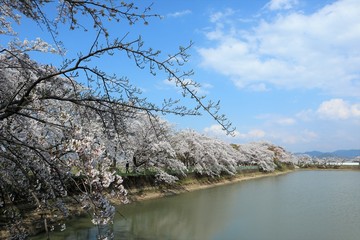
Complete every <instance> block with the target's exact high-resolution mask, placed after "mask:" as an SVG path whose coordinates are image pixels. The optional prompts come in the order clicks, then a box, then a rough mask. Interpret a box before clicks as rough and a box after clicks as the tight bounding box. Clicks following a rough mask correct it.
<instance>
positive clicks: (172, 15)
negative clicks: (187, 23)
mask: <svg viewBox="0 0 360 240" xmlns="http://www.w3.org/2000/svg"><path fill="white" fill-rule="evenodd" d="M191 13H192V12H191V10H189V9H187V10H184V11H179V12H174V13H169V14H168V15H167V16H168V17H174V18H177V17H183V16H185V15H188V14H191Z"/></svg>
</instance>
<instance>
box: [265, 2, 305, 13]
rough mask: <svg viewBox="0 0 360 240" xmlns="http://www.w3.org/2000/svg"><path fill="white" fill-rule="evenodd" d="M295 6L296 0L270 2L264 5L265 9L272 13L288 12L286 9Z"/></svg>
mask: <svg viewBox="0 0 360 240" xmlns="http://www.w3.org/2000/svg"><path fill="white" fill-rule="evenodd" d="M297 4H298V1H297V0H271V1H270V2H269V3H268V4H267V5H266V7H267V8H268V9H269V10H272V11H274V10H282V9H285V10H288V9H291V8H293V7H294V6H295V5H297Z"/></svg>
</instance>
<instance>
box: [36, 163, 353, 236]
mask: <svg viewBox="0 0 360 240" xmlns="http://www.w3.org/2000/svg"><path fill="white" fill-rule="evenodd" d="M359 201H360V171H340V170H339V171H297V172H294V173H290V174H286V175H281V176H277V177H268V178H261V179H256V180H251V181H246V182H240V183H236V184H231V185H225V186H220V187H214V188H211V189H205V190H199V191H195V192H190V193H185V194H181V195H178V196H173V197H168V198H162V199H154V200H148V201H144V202H140V203H135V204H130V205H127V206H122V207H120V208H119V209H118V210H119V211H120V212H121V213H122V214H123V215H124V216H125V217H126V218H123V217H121V216H118V217H117V218H116V221H115V224H114V227H113V230H114V232H115V238H116V239H184V240H191V239H199V240H203V239H222V240H223V239H241V240H282V239H283V240H304V239H305V240H312V239H315V240H339V239H343V240H358V239H360V202H359ZM67 225H68V228H67V230H66V231H64V232H61V233H60V234H58V233H52V235H51V239H66V240H70V239H71V240H72V239H96V235H97V233H98V229H97V228H96V227H93V226H91V225H90V224H89V219H77V220H76V221H73V222H70V223H68V224H67ZM44 238H45V237H44V236H40V237H39V238H36V239H44Z"/></svg>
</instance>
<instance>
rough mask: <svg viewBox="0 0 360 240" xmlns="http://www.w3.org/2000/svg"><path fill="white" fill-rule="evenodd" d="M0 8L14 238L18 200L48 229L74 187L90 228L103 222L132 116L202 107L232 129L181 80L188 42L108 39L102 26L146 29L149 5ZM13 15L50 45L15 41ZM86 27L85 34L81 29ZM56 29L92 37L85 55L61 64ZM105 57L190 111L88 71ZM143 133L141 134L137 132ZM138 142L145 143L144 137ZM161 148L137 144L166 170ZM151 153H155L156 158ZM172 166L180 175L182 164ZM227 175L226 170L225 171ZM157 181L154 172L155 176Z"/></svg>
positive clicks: (1, 153)
mask: <svg viewBox="0 0 360 240" xmlns="http://www.w3.org/2000/svg"><path fill="white" fill-rule="evenodd" d="M0 4H1V7H0V34H2V35H3V36H6V38H4V39H9V41H8V42H7V44H4V43H0V86H1V88H0V173H1V174H0V208H1V213H0V214H1V215H2V216H4V217H5V218H6V219H8V226H7V227H9V229H10V230H11V232H12V234H13V235H14V236H15V238H19V239H21V238H26V234H27V233H26V229H24V226H23V225H22V222H21V220H22V214H21V211H20V209H18V206H19V202H22V201H25V202H26V203H27V204H29V205H31V206H32V207H34V208H35V209H36V210H37V211H39V212H41V213H42V214H44V215H45V219H44V224H45V226H47V225H48V222H47V221H51V220H52V219H51V217H52V215H53V213H54V212H55V211H60V212H61V214H63V215H67V214H68V211H67V209H66V206H65V205H64V203H63V201H62V199H63V198H64V197H65V196H69V195H70V196H72V195H71V191H74V189H76V191H77V193H79V192H80V195H79V198H76V199H75V200H76V201H77V202H78V203H79V205H81V206H82V207H83V208H84V209H88V210H90V212H91V214H92V218H93V222H94V223H95V224H108V223H111V221H112V217H113V215H114V207H113V206H112V205H111V204H110V203H109V201H108V199H107V198H106V197H105V196H106V194H119V195H121V196H124V195H126V191H125V190H124V189H123V187H122V185H121V182H122V179H121V177H120V176H118V175H117V174H116V172H115V171H114V166H115V163H116V161H117V160H116V157H117V154H118V152H119V149H121V148H124V143H125V142H126V140H127V139H128V138H127V137H126V136H127V129H126V126H127V124H126V122H127V121H128V120H129V119H134V118H135V116H136V115H138V114H144V115H148V116H153V115H154V114H158V113H163V114H176V115H181V116H184V115H199V114H200V110H201V109H202V110H203V111H204V112H206V113H208V114H210V115H211V116H212V117H213V118H214V119H215V121H217V122H218V123H219V124H220V125H221V126H222V127H223V128H224V129H225V130H226V131H228V133H231V131H232V129H231V124H230V123H229V122H228V121H227V119H226V118H225V117H224V115H222V114H219V113H218V111H219V104H218V103H215V102H212V101H208V102H206V100H205V98H204V97H203V96H199V95H198V94H197V92H196V87H197V86H198V84H197V83H196V82H194V81H188V79H189V78H190V77H191V75H192V74H193V72H192V70H186V69H184V67H183V65H184V64H185V63H186V62H187V60H188V57H189V56H188V54H187V50H188V49H189V48H190V47H191V46H192V44H191V43H190V44H189V45H188V46H185V47H180V48H179V51H178V52H176V53H173V54H167V55H165V54H162V53H161V51H159V50H153V49H152V48H150V47H148V48H147V47H145V44H144V42H143V40H142V38H141V37H139V38H135V39H129V38H127V36H128V29H124V33H123V34H122V35H119V36H114V33H113V32H111V31H110V30H109V29H108V28H107V27H106V22H107V21H108V20H109V21H110V20H112V21H115V22H127V23H128V24H130V25H134V24H139V23H140V24H141V23H143V24H145V25H147V24H149V19H151V18H154V17H159V16H158V15H156V14H152V13H150V11H151V6H150V7H146V8H144V9H143V10H141V9H139V8H138V7H137V6H135V4H133V3H127V2H124V1H122V2H120V3H117V2H114V1H112V0H107V1H102V2H101V3H100V2H96V1H93V0H88V1H72V0H61V1H58V2H53V1H47V0H37V1H35V0H29V1H17V0H15V1H9V0H0ZM47 11H49V12H51V14H47V13H48V12H47ZM49 16H51V18H50V17H49ZM22 18H28V19H30V20H33V22H34V27H40V28H43V29H46V30H47V32H48V34H49V35H50V36H51V39H52V43H51V44H49V43H47V42H45V41H43V40H41V39H39V38H37V39H34V40H27V39H19V38H17V37H16V34H17V33H16V30H15V27H14V26H15V25H17V24H21V20H22ZM89 22H91V24H90V25H92V26H93V29H90V28H89V27H88V26H89ZM60 25H62V26H67V27H68V28H69V30H73V31H77V30H86V31H91V32H93V33H94V35H93V43H92V45H91V47H90V48H89V49H88V51H87V52H85V53H78V55H77V56H78V57H77V58H74V59H66V55H65V52H66V51H68V52H69V51H73V49H66V50H65V48H64V46H63V44H62V43H61V35H59V34H58V31H57V30H58V28H59V26H60ZM25 35H26V33H25ZM34 52H42V53H43V54H60V55H61V56H63V58H64V61H63V64H61V65H59V66H53V65H52V63H51V62H48V63H46V62H45V63H39V62H37V61H35V60H34V59H33V58H32V56H33V53H34ZM107 56H112V57H113V58H114V59H117V58H116V57H117V56H120V59H123V58H121V56H126V57H128V59H129V61H132V62H133V63H134V65H135V66H137V67H138V68H139V69H144V68H148V69H149V73H150V74H152V75H156V74H157V73H158V72H163V73H165V74H167V77H168V80H169V81H172V82H174V83H175V84H176V86H178V87H179V88H181V89H182V93H183V96H184V97H188V98H191V99H193V100H194V102H195V103H196V105H195V107H194V108H193V109H189V108H187V107H185V106H183V105H181V104H180V102H179V101H178V100H172V99H165V100H164V101H163V103H162V104H155V103H152V102H149V101H147V100H146V98H145V97H142V95H141V91H140V90H139V89H138V88H137V87H136V86H134V85H132V84H131V83H132V82H131V80H129V79H128V78H126V77H119V76H118V75H116V74H113V73H107V72H105V71H104V70H102V69H101V68H100V67H98V66H96V61H95V60H96V59H99V58H102V57H107ZM119 64H120V63H119ZM146 131H148V130H146V128H144V131H143V132H141V133H138V135H139V136H141V134H147V132H146ZM152 135H154V134H153V133H152ZM142 137H143V139H148V137H149V135H145V136H144V135H142ZM150 139H151V138H150ZM167 144H168V143H167V142H166V141H165V140H164V139H160V140H159V141H157V142H156V144H155V143H154V144H152V145H151V144H150V145H143V146H142V147H145V146H146V147H145V148H146V151H143V152H145V153H146V154H148V155H149V156H148V157H149V158H150V161H148V162H147V163H148V164H151V165H152V166H154V167H159V168H160V167H161V168H164V169H166V168H174V166H175V165H176V164H170V165H169V162H170V163H171V162H173V163H177V162H176V161H175V159H174V152H172V151H171V148H170V147H169V146H168V145H167ZM133 150H134V154H135V153H136V154H138V153H139V152H141V151H140V150H141V148H140V149H133ZM137 150H138V152H136V151H137ZM121 151H124V152H126V151H129V150H126V149H125V150H121ZM155 152H158V153H159V154H158V155H157V156H156V157H155V156H154V153H155ZM136 154H135V155H136ZM155 158H156V160H154V159H155ZM139 160H140V159H139ZM134 164H135V163H134ZM175 168H176V169H178V170H180V171H182V169H184V166H182V165H181V164H180V165H177V166H176V167H175ZM226 170H228V171H231V167H230V166H229V167H228V168H226ZM214 171H215V172H218V170H214ZM164 176H166V174H164V172H161V171H159V178H160V179H164ZM74 187H75V188H74ZM110 187H111V188H110ZM108 189H109V190H108ZM111 189H112V190H114V189H115V190H116V191H111ZM108 191H110V192H108Z"/></svg>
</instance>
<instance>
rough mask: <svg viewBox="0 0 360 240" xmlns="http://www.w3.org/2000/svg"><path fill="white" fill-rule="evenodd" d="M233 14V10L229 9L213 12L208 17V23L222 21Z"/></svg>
mask: <svg viewBox="0 0 360 240" xmlns="http://www.w3.org/2000/svg"><path fill="white" fill-rule="evenodd" d="M233 14H234V10H233V9H231V8H227V9H226V10H225V11H223V12H220V11H219V12H215V13H212V14H211V15H210V22H213V23H215V22H219V21H220V20H223V19H224V18H226V17H228V16H231V15H233Z"/></svg>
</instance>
